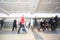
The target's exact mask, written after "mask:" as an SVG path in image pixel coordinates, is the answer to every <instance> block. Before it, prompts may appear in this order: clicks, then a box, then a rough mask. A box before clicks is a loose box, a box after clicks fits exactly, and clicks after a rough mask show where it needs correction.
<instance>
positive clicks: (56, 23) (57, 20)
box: [54, 15, 59, 29]
mask: <svg viewBox="0 0 60 40" xmlns="http://www.w3.org/2000/svg"><path fill="white" fill-rule="evenodd" d="M54 20H55V21H56V22H55V26H56V27H55V29H56V28H57V27H58V22H59V18H58V16H57V15H56V16H55V17H54Z"/></svg>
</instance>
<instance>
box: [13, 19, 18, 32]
mask: <svg viewBox="0 0 60 40" xmlns="http://www.w3.org/2000/svg"><path fill="white" fill-rule="evenodd" d="M14 29H17V21H16V19H15V20H14V22H13V28H12V31H14Z"/></svg>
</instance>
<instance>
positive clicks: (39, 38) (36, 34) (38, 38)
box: [33, 31, 43, 40]
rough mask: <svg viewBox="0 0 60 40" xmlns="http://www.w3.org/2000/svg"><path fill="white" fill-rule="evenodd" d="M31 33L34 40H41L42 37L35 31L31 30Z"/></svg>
mask: <svg viewBox="0 0 60 40" xmlns="http://www.w3.org/2000/svg"><path fill="white" fill-rule="evenodd" d="M33 35H34V37H35V39H36V40H43V38H42V37H41V36H40V35H39V34H38V33H37V32H35V31H33Z"/></svg>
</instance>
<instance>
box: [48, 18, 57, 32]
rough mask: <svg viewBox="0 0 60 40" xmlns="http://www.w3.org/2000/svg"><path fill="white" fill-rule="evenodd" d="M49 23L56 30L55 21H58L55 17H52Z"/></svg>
mask: <svg viewBox="0 0 60 40" xmlns="http://www.w3.org/2000/svg"><path fill="white" fill-rule="evenodd" d="M49 23H50V25H51V30H52V31H54V30H55V23H56V21H55V19H54V17H52V18H51V19H50V21H49Z"/></svg>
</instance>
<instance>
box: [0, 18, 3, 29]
mask: <svg viewBox="0 0 60 40" xmlns="http://www.w3.org/2000/svg"><path fill="white" fill-rule="evenodd" d="M3 24H4V20H3V18H2V19H1V20H0V26H1V28H0V30H2V27H3Z"/></svg>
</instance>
